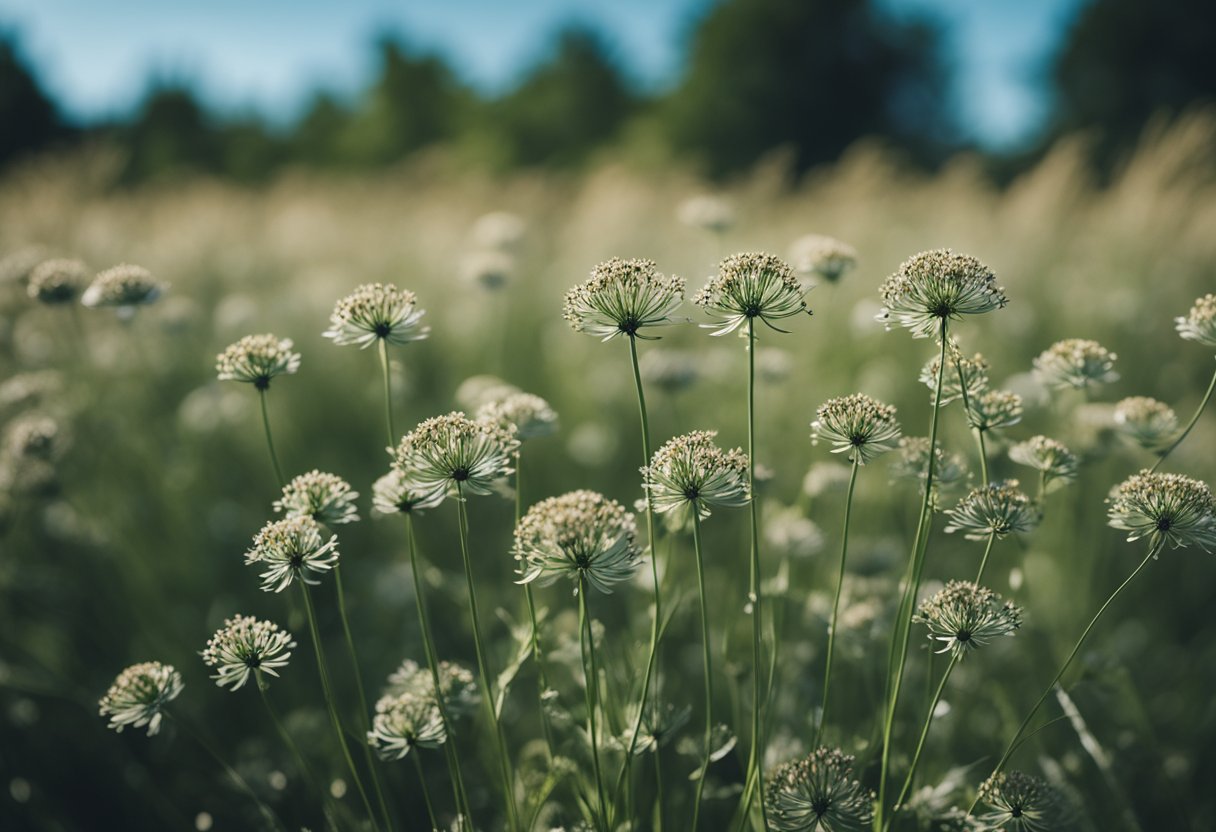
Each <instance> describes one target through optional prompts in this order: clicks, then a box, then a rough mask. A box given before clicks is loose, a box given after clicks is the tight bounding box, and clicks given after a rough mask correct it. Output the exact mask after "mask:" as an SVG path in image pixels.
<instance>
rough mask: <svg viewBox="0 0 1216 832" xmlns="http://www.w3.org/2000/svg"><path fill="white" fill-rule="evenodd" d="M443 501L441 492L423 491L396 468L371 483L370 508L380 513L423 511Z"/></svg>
mask: <svg viewBox="0 0 1216 832" xmlns="http://www.w3.org/2000/svg"><path fill="white" fill-rule="evenodd" d="M442 502H443V492H442V491H435V492H430V493H425V492H421V491H418V490H416V489H415V488H413V487H412V486H411V485H410V482H409V479H408V478H407V477H406V476H405V474H404V473H402V472H401V471H400V470H398V469H397V468H393V469H392V470H390V471H389V472H388V473H387V474H385V475H384V476H383V477H381V478H380V479H378V480H376V482H375V483H374V484H373V485H372V508H373V509H374V510H375V511H377V512H379V513H380V514H409V513H410V512H414V511H425V510H427V509H429V508H434V507H435V506H437V505H439V504H440V503H442Z"/></svg>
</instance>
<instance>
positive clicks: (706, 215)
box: [676, 194, 735, 234]
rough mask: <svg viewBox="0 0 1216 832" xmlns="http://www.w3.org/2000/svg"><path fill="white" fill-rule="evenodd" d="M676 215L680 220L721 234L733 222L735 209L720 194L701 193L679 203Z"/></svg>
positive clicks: (728, 228)
mask: <svg viewBox="0 0 1216 832" xmlns="http://www.w3.org/2000/svg"><path fill="white" fill-rule="evenodd" d="M676 216H677V217H679V220H680V222H682V223H684V224H685V225H689V226H692V227H693V228H701V229H704V230H705V231H709V232H711V233H714V234H722V233H724V232H726V231H728V230H730V227H731V226H732V225H734V224H735V209H734V208H732V207H731V204H730V203H729V202H727V201H726V200H725V199H723V198H722V197H720V196H713V195H710V194H701V195H698V196H691V197H689V198H688V199H686V200H684V201H683V202H681V203H680V207H679V210H677V211H676Z"/></svg>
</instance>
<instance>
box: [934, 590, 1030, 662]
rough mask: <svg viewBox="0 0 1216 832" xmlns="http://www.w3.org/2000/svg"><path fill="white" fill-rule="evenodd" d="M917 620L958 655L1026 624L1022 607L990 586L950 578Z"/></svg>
mask: <svg viewBox="0 0 1216 832" xmlns="http://www.w3.org/2000/svg"><path fill="white" fill-rule="evenodd" d="M915 621H916V622H917V623H918V624H924V625H925V626H926V627H928V628H929V638H930V639H931V640H933V641H940V642H941V643H942V649H940V650H938V651H937V652H939V653H945V652H947V651H949V652H951V653H953V654H954V655H955V656H957V657H958V658H960V659H961V658H963V657H965V656H966V655H967V654H968V653H970V652H971V651H972V650H975V649H977V648H980V647H984V646H985V645H987V644H988V642H990V641H992V640H993V639H994V638H998V637H1000V636H1011V635H1013V634H1014V631H1016V630H1017V629H1018V627H1021V626H1022V610H1021V608H1019V607H1016V606H1014V605H1013V604H1012V603H1011V602H1009V601H1002V600H1001V596H999V595H997V594H996V593H995V592H993V591H992V590H990V589H987V588H985V587H982V586H979V585H978V584H974V583H971V582H969V581H950V583H948V584H946V586H945V588H944V589H942V590H940V591H939V592H938V593H937V594H936V595H934V596H932V597H931V598H927V599H925V600H924V601H923V602H921V605H920V610H919V611H918V612H917V614H916V618H915Z"/></svg>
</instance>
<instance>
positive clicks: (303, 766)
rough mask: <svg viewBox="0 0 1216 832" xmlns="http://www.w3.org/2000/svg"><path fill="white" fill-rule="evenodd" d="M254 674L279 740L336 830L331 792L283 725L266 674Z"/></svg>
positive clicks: (259, 671) (335, 814)
mask: <svg viewBox="0 0 1216 832" xmlns="http://www.w3.org/2000/svg"><path fill="white" fill-rule="evenodd" d="M254 672H255V674H256V678H257V687H258V693H259V694H261V696H262V704H264V705H265V706H266V713H268V714H270V721H271V722H272V723H273V724H274V728H275V731H276V732H278V735H279V738H280V739H281V740H283V744H284V745H286V746H287V749H288V750H289V751H290V752H291V754H292V756H293V757H295V759H296V765H298V766H299V767H300V774H301V775H303V777H304V779H305V780H306V781H307V782H308V785H309V788H311V789H312V790H313V791H315V792H317V793H318V794H319V795H320V796H321V805H322V811H323V812H325V813H326V816H327V820H328V821H329V825H330V828H331V829H335V830H336V829H337V820H336V818H337V811H336V809H335V807H334V806H333V798H332V797H331V796H330V794H329V790H328V789H326V788H325V787H324V786H323V785H322V784H321V781H320V780H318V779H317V776H316V775H315V774H314V773H313V771H312V767H311V766H309V765H308V761H307V760H305V759H304V754H303V752H301V751H300V747H299V746H298V745H296V741H295V740H293V739H292V738H291V734H290V733H289V732H288V731H287V728H286V727H285V726H284V725H283V720H281V719H280V718H279V712H278V709H277V708H275V706H274V704H273V703H272V702H271V701H270V694H268V693H267V690H268V689H269V687H270V686H269V685H268V684H267V683H266V678H265V676H264V674H263V673H262V671H261V670H256V671H254Z"/></svg>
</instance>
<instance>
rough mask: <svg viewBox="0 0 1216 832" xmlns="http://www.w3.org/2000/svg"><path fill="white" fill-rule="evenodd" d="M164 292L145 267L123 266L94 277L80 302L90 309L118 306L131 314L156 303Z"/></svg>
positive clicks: (124, 264)
mask: <svg viewBox="0 0 1216 832" xmlns="http://www.w3.org/2000/svg"><path fill="white" fill-rule="evenodd" d="M164 291H165V286H164V284H163V283H160V282H158V281H157V280H156V279H155V278H154V277H152V273H151V272H150V271H148V270H147V269H145V268H144V267H143V266H133V265H131V264H130V263H122V264H120V265H117V266H114V267H112V268H109V269H106V270H105V271H103V272H101V273H99V274H98V275H97V276H96V277H94V278H93V282H92V283H90V284H89V288H87V289H85V290H84V294H83V295H81V296H80V302H81V303H82V304H84V305H85V306H89V307H101V306H111V307H117V308H118V309H119V311H122V312H123V313H124V314H126V315H129V314H131V313H132V312H133V311H134V308H135V307H136V306H144V305H146V304H149V303H154V302H155V301H156V300H157V299H158V298H160V296H161V295H162V294H164Z"/></svg>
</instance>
